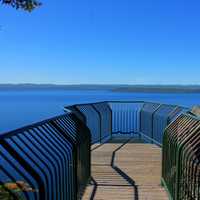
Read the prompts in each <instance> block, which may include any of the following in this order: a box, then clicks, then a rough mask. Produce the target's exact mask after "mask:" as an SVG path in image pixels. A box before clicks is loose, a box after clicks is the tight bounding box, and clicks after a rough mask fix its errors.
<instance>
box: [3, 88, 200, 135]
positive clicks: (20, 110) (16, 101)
mask: <svg viewBox="0 0 200 200" xmlns="http://www.w3.org/2000/svg"><path fill="white" fill-rule="evenodd" d="M105 100H144V101H155V102H161V103H170V104H179V105H182V106H187V107H191V106H192V105H196V104H199V100H200V94H158V93H153V94H152V93H114V92H110V91H77V90H76V91H66V90H65V91H63V90H52V91H49V90H48V91H44V90H43V91H41V90H40V91H7V92H6V91H0V112H1V114H0V133H2V132H5V131H9V130H13V129H16V128H18V127H21V126H24V125H27V124H30V123H33V122H37V121H40V120H42V119H46V118H50V117H53V116H55V115H58V114H62V113H63V106H66V105H70V104H76V103H88V102H95V101H105Z"/></svg>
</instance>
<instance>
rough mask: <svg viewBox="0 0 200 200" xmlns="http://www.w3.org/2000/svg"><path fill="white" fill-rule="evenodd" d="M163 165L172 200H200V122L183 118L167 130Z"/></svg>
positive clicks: (188, 114)
mask: <svg viewBox="0 0 200 200" xmlns="http://www.w3.org/2000/svg"><path fill="white" fill-rule="evenodd" d="M162 163H163V164H162V183H163V185H164V186H165V187H166V189H167V191H168V193H169V196H170V198H171V199H174V200H193V199H194V200H198V199H200V118H198V117H196V116H194V115H192V114H190V113H187V114H182V115H181V116H179V117H178V118H177V119H176V120H175V121H174V122H173V123H171V125H170V126H169V127H167V129H166V131H165V134H164V138H163V162H162Z"/></svg>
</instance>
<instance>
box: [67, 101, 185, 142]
mask: <svg viewBox="0 0 200 200" xmlns="http://www.w3.org/2000/svg"><path fill="white" fill-rule="evenodd" d="M65 110H66V111H72V112H73V113H74V114H76V115H77V117H79V118H80V119H82V121H84V122H85V123H86V124H87V126H88V128H89V129H90V131H91V135H92V143H96V142H102V141H104V140H106V139H109V138H111V137H113V136H118V137H119V136H121V135H123V136H124V135H128V136H130V135H131V136H133V135H136V134H137V135H140V136H141V137H143V139H145V140H146V141H151V142H154V143H156V144H158V145H160V146H162V137H163V132H164V129H165V127H166V126H167V125H168V124H169V123H170V122H172V121H173V120H174V119H175V118H176V117H177V116H179V115H180V114H181V113H183V112H185V111H186V110H187V108H184V107H181V106H176V105H168V104H159V103H152V102H144V101H105V102H99V103H88V104H78V105H73V106H67V107H65Z"/></svg>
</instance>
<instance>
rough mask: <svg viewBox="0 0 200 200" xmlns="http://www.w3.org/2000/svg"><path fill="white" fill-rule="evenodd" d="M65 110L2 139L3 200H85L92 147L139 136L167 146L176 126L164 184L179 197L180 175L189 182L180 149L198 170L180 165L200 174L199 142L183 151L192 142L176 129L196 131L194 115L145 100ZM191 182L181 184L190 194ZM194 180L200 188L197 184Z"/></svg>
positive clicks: (0, 183)
mask: <svg viewBox="0 0 200 200" xmlns="http://www.w3.org/2000/svg"><path fill="white" fill-rule="evenodd" d="M65 110H66V111H67V112H68V113H66V114H64V115H62V116H58V117H55V118H52V119H49V120H45V121H43V122H39V123H36V124H33V125H30V126H26V127H24V128H21V129H18V130H15V131H12V132H9V133H5V134H1V135H0V158H1V160H0V161H1V162H0V164H1V165H0V199H1V198H2V197H1V195H10V196H12V198H11V199H28V200H29V199H34V200H37V199H40V200H51V199H52V200H53V199H59V200H60V199H63V200H64V199H67V200H76V199H79V197H80V195H81V192H82V190H83V189H84V187H85V186H86V184H87V183H88V180H89V179H90V159H91V158H90V145H91V143H98V142H104V141H106V140H108V139H110V138H111V137H121V136H126V135H128V136H134V135H137V136H140V137H141V138H143V139H144V140H146V141H148V142H152V143H156V144H158V145H160V146H162V138H163V132H164V129H165V127H166V126H168V125H169V124H170V123H171V122H173V123H172V125H170V126H169V127H168V128H167V132H165V135H164V141H163V144H164V155H163V158H164V161H163V165H164V167H163V180H165V181H164V183H165V184H166V185H167V186H168V188H169V191H172V193H175V194H177V193H178V192H177V189H174V188H175V187H176V186H174V185H173V184H174V183H173V181H174V180H176V179H175V178H177V176H178V177H180V180H181V181H184V178H181V175H180V174H179V173H178V174H177V173H176V171H173V170H174V166H175V165H176V163H177V162H178V161H176V159H175V158H174V157H173V155H174V153H175V152H176V149H178V150H177V151H178V152H181V153H180V157H179V160H180V159H181V160H182V159H183V160H184V159H185V160H186V161H187V162H186V161H184V162H185V163H187V164H188V163H191V166H192V167H193V168H194V169H195V170H196V171H195V172H194V171H192V172H191V170H190V169H191V168H187V170H185V168H184V167H185V166H186V164H185V163H182V162H180V161H179V163H181V164H180V166H181V167H180V170H182V171H180V172H181V174H184V175H185V174H186V175H187V174H190V173H196V172H198V168H197V166H198V164H197V163H198V159H196V160H195V163H194V162H192V161H191V160H192V159H193V158H194V154H195V155H196V154H198V153H199V152H198V150H197V149H198V148H197V143H194V142H193V143H192V139H195V138H194V137H191V138H192V139H190V140H189V141H190V142H191V143H190V142H188V143H187V144H188V146H184V145H183V146H181V147H179V146H178V144H177V142H180V141H181V142H182V143H180V144H181V145H182V144H183V143H184V144H185V142H186V141H185V140H183V141H182V140H179V139H178V138H179V137H177V135H176V130H177V131H178V133H180V134H179V135H182V134H183V135H184V134H185V133H187V132H188V129H189V130H190V129H191V130H193V132H195V131H196V129H197V127H199V126H196V124H198V123H197V120H194V119H191V117H189V119H188V116H187V117H186V118H187V120H186V119H185V118H184V119H182V118H183V116H185V115H184V114H182V113H184V112H185V111H186V110H187V109H186V108H183V107H180V106H175V105H167V104H159V103H151V102H143V101H109V102H108V101H105V102H98V103H89V104H77V105H72V106H67V107H66V108H65ZM180 119H181V120H180ZM179 121H180V122H179ZM177 123H178V125H177ZM86 125H87V126H86ZM194 127H196V129H194ZM174 131H175V132H174ZM168 132H169V133H171V132H172V134H168ZM166 133H167V134H166ZM195 133H196V132H195ZM184 136H186V135H184ZM183 138H185V137H183ZM186 138H187V137H186ZM169 141H170V142H171V143H170V142H169ZM195 141H196V142H197V139H195ZM168 144H170V145H172V146H173V148H171V146H167V145H168ZM189 144H192V146H191V145H189ZM178 147H179V148H178ZM195 148H196V149H195ZM166 152H167V153H166ZM182 152H184V153H182ZM194 152H195V153H194ZM168 153H169V154H168ZM170 156H172V158H173V159H174V160H173V159H172V158H171V157H170ZM187 159H189V160H187ZM167 160H169V162H167ZM188 166H190V165H187V166H186V167H188ZM193 168H192V169H193ZM170 170H171V171H170ZM173 173H175V176H172V174H173ZM169 174H170V176H169ZM188 180H189V182H187V181H185V182H184V183H185V185H184V186H181V187H184V188H188V189H187V190H186V189H184V191H187V193H189V192H191V190H193V187H192V188H191V189H189V188H190V187H188V185H189V183H190V182H191V180H190V178H188ZM192 181H193V182H194V185H195V184H196V182H195V181H197V180H196V179H192ZM192 184H193V183H192ZM2 192H3V193H2ZM192 192H193V193H194V192H195V194H196V193H197V191H192ZM193 193H192V194H193ZM181 197H182V196H181Z"/></svg>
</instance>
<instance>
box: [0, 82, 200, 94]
mask: <svg viewBox="0 0 200 200" xmlns="http://www.w3.org/2000/svg"><path fill="white" fill-rule="evenodd" d="M13 90H15V91H27V90H30V91H31V90H66V91H67V90H104V91H105V90H107V91H111V92H121V93H200V85H98V84H91V85H90V84H80V85H54V84H0V91H13Z"/></svg>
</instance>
